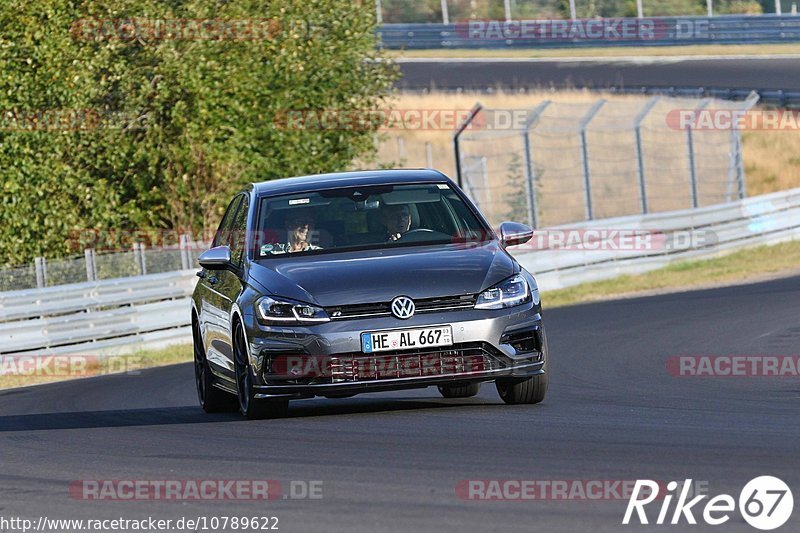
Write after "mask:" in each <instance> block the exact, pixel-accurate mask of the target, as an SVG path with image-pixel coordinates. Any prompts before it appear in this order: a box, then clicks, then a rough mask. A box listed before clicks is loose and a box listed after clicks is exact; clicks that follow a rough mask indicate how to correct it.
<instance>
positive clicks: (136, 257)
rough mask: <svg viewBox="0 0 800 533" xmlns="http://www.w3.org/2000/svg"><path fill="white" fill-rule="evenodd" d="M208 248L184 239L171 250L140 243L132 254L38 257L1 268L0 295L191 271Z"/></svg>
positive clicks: (120, 252)
mask: <svg viewBox="0 0 800 533" xmlns="http://www.w3.org/2000/svg"><path fill="white" fill-rule="evenodd" d="M206 248H207V246H206V245H205V244H203V243H195V242H191V241H190V240H189V239H188V238H187V237H182V238H181V240H180V244H179V245H177V246H171V247H163V248H155V247H151V248H147V247H145V246H144V245H142V244H137V245H135V246H133V248H132V250H130V251H106V252H97V251H96V250H93V249H90V248H87V249H86V250H84V254H83V255H82V256H74V257H66V258H61V259H47V258H44V257H37V258H36V260H35V261H34V263H33V264H30V265H24V266H19V267H14V268H7V269H0V292H3V291H12V290H21V289H34V288H42V287H52V286H56V285H65V284H69V283H81V282H86V281H96V280H100V279H111V278H124V277H131V276H142V275H146V274H160V273H162V272H174V271H177V270H187V269H191V268H196V267H198V266H199V265H198V263H197V257H198V256H199V255H200V253H202V252H203V250H205V249H206Z"/></svg>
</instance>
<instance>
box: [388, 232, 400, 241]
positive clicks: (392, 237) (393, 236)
mask: <svg viewBox="0 0 800 533" xmlns="http://www.w3.org/2000/svg"><path fill="white" fill-rule="evenodd" d="M402 236H403V234H402V233H392V234H391V235H389V240H390V241H397V240H399V239H400V237H402Z"/></svg>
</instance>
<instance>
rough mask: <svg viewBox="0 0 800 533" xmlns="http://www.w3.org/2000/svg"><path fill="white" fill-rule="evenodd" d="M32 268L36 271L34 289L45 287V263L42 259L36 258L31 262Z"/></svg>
mask: <svg viewBox="0 0 800 533" xmlns="http://www.w3.org/2000/svg"><path fill="white" fill-rule="evenodd" d="M33 268H34V270H36V287H37V288H39V289H42V288H44V287H46V286H47V263H46V262H45V258H44V257H37V258H35V259H34V260H33Z"/></svg>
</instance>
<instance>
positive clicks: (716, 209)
mask: <svg viewBox="0 0 800 533" xmlns="http://www.w3.org/2000/svg"><path fill="white" fill-rule="evenodd" d="M603 230H639V231H643V232H647V233H648V234H649V235H651V236H653V237H654V242H655V244H654V245H652V246H650V247H642V248H639V249H630V250H622V251H621V250H615V249H613V248H614V246H613V243H609V242H606V243H604V242H602V239H598V241H596V242H593V243H592V244H591V247H592V248H593V249H589V250H587V249H584V250H578V249H568V248H560V249H539V250H535V251H526V250H525V249H524V247H522V250H520V249H517V251H515V252H514V255H515V257H516V258H517V259H518V260H519V261H520V263H521V264H522V265H523V266H524V267H525V268H527V269H528V270H530V271H531V272H533V273H535V274H536V278H537V280H538V281H539V286H540V287H541V288H542V289H543V290H545V291H546V290H555V289H560V288H565V287H570V286H573V285H577V284H580V283H586V282H589V281H599V280H603V279H610V278H613V277H616V276H619V275H622V274H638V273H642V272H647V271H649V270H654V269H658V268H662V267H664V266H667V265H668V264H670V263H673V262H676V261H686V260H691V259H702V258H708V257H714V256H717V255H721V254H723V253H725V252H727V251H730V250H733V249H737V248H742V247H747V246H755V245H762V244H776V243H779V242H784V241H790V240H796V239H800V188H799V189H792V190H790V191H784V192H778V193H772V194H766V195H762V196H754V197H751V198H747V199H744V200H739V201H736V202H731V203H727V204H719V205H712V206H707V207H701V208H699V209H689V210H683V211H672V212H666V213H654V214H650V215H636V216H627V217H619V218H610V219H604V220H595V221H590V222H583V223H580V224H570V225H564V226H558V227H553V228H547V229H546V231H547V232H551V233H559V234H561V235H562V236H564V235H569V234H570V233H576V232H577V233H579V234H581V235H583V238H584V239H585V238H586V236H587V235H588V234H587V233H586V232H587V231H589V232H594V233H592V234H593V235H602V231H603ZM606 235H610V236H609V239H613V233H607V234H606ZM662 243H663V244H662ZM609 244H611V246H608V245H609Z"/></svg>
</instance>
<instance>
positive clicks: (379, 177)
mask: <svg viewBox="0 0 800 533" xmlns="http://www.w3.org/2000/svg"><path fill="white" fill-rule="evenodd" d="M400 183H450V179H449V178H448V177H447V176H445V175H444V174H442V173H441V172H439V171H438V170H432V169H413V170H359V171H356V172H337V173H332V174H316V175H312V176H298V177H295V178H284V179H277V180H272V181H263V182H260V183H253V185H252V187H253V191H254V192H255V194H256V195H257V196H277V195H281V194H294V193H299V192H307V191H316V190H325V189H339V188H345V187H358V186H365V185H390V184H392V185H396V184H400Z"/></svg>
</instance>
